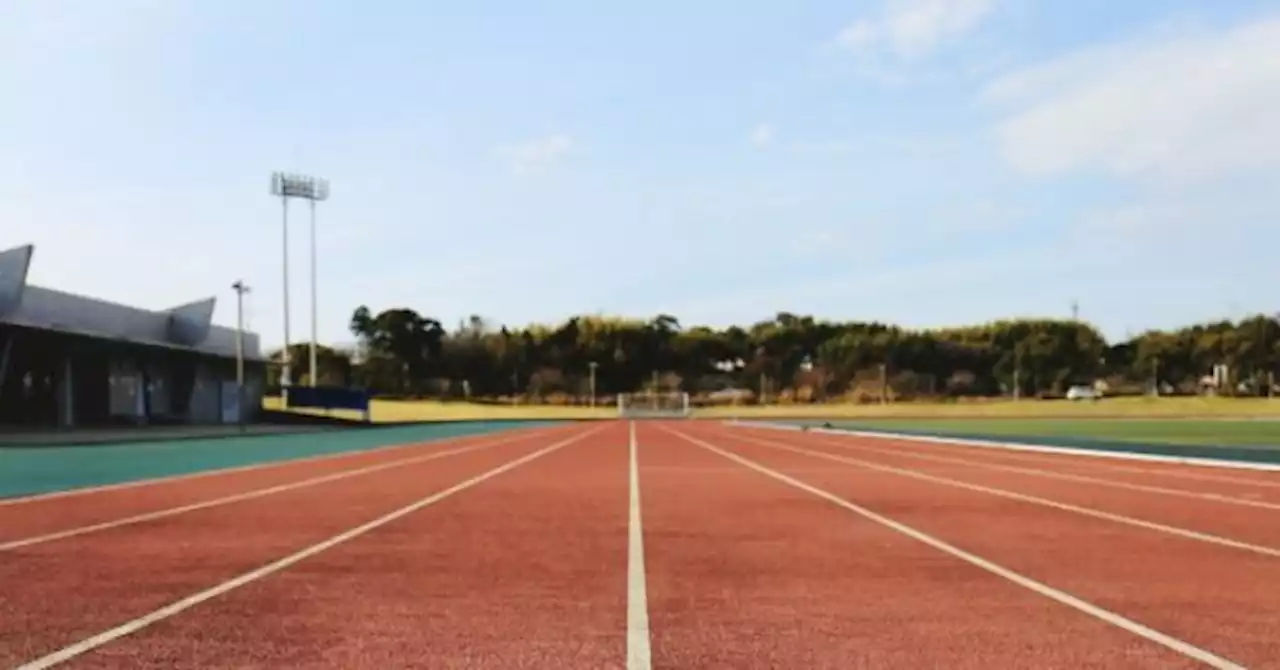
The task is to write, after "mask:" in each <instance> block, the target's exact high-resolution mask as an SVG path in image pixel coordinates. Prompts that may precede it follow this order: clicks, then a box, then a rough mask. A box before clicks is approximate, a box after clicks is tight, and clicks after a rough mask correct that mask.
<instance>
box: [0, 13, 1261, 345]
mask: <svg viewBox="0 0 1280 670" xmlns="http://www.w3.org/2000/svg"><path fill="white" fill-rule="evenodd" d="M499 8H500V9H499ZM673 17H678V19H679V20H678V21H676V20H672V18H673ZM282 25H286V26H290V27H291V28H290V30H288V31H286V32H285V33H283V34H282V33H281V31H280V26H282ZM50 45H56V48H55V47H51V46H50ZM0 55H2V56H4V61H5V62H8V63H13V64H18V63H21V64H23V67H22V68H21V69H20V68H17V67H11V68H5V69H0V85H3V86H4V87H5V88H6V90H9V91H11V92H12V100H13V101H15V102H14V103H13V104H11V105H8V106H6V107H4V108H0V139H2V140H3V141H4V143H5V146H6V147H7V149H8V151H6V152H5V155H3V156H0V219H3V220H4V221H5V235H4V239H2V240H0V247H5V248H7V247H10V246H16V245H20V244H26V243H33V244H35V245H36V246H37V247H38V250H37V253H36V258H35V259H34V262H33V263H32V266H31V270H30V276H29V279H30V281H31V283H33V284H36V285H40V286H45V287H49V288H53V289H56V290H60V291H67V292H73V293H79V294H84V295H88V296H92V297H95V298H100V299H103V300H108V301H112V302H119V303H124V304H129V305H134V306H138V307H144V308H148V309H164V308H167V307H171V306H172V305H176V304H181V303H183V302H186V301H189V300H191V299H194V298H198V297H202V296H208V295H216V296H217V298H218V309H217V312H216V314H215V317H214V318H215V322H216V323H219V324H220V325H232V326H234V320H235V296H234V294H233V293H232V291H231V289H230V285H231V283H232V282H233V281H236V280H237V279H243V280H245V281H246V282H247V283H248V284H249V285H250V286H252V287H253V292H252V293H251V294H250V295H249V296H248V301H247V316H248V320H247V327H248V328H249V329H251V330H253V331H255V332H257V333H259V334H260V335H261V337H262V342H263V347H264V349H273V348H278V347H279V345H280V343H281V341H282V330H283V328H282V318H281V316H280V313H281V296H280V294H281V292H282V291H281V277H280V274H281V272H280V252H281V248H280V244H281V242H280V203H279V201H278V200H277V199H274V198H272V197H271V196H270V195H269V193H268V185H269V179H270V175H271V173H272V172H274V171H277V170H281V171H290V172H295V171H296V172H300V173H305V174H313V175H316V176H319V177H323V178H327V179H329V180H330V181H331V183H332V197H331V199H330V200H329V201H328V202H325V203H323V204H321V205H320V206H319V207H318V219H319V221H318V222H319V237H318V245H319V251H320V253H319V262H320V265H319V277H320V282H319V284H320V285H319V310H320V320H319V324H318V329H319V340H320V341H321V342H343V341H350V340H352V336H351V335H350V334H349V331H348V329H347V325H348V320H349V317H350V315H351V312H352V311H353V310H354V309H355V308H356V307H357V306H359V305H361V304H366V305H368V306H369V307H370V308H371V309H373V310H374V311H379V310H381V309H386V308H390V307H400V306H403V307H407V308H411V309H414V310H415V311H418V312H419V313H422V314H424V315H429V316H431V317H433V318H436V319H438V320H440V321H441V322H442V323H443V324H444V325H445V326H446V328H449V329H452V327H453V325H454V324H455V323H456V322H457V321H458V320H459V319H465V318H466V317H467V316H469V315H471V314H478V315H480V316H482V317H484V318H486V320H493V321H495V322H499V323H507V324H529V323H546V324H554V323H559V322H562V321H564V320H565V319H567V318H569V317H571V316H574V315H586V314H593V313H596V312H604V313H607V314H646V315H650V316H651V315H655V314H659V313H669V314H673V315H675V316H677V317H678V318H680V319H681V320H682V323H683V322H684V320H685V319H687V320H688V324H690V325H708V326H712V327H724V326H727V325H730V324H734V325H741V326H744V327H746V326H749V325H750V324H751V323H754V322H757V321H760V320H762V319H766V318H772V315H774V314H776V313H778V312H781V311H786V312H791V313H795V314H804V315H812V316H814V317H815V318H821V319H824V320H832V321H864V322H873V321H878V322H882V323H889V324H893V325H898V326H902V327H904V328H910V329H926V328H928V329H932V328H946V327H960V326H966V325H976V324H980V323H985V322H990V321H995V320H1001V319H1019V318H1044V317H1048V318H1061V319H1069V318H1070V317H1071V315H1072V311H1073V304H1078V309H1079V319H1080V320H1081V321H1084V322H1087V323H1090V324H1092V325H1093V326H1094V327H1096V328H1097V329H1098V330H1099V331H1100V332H1101V333H1102V334H1103V335H1104V336H1105V337H1106V338H1107V340H1108V341H1112V342H1114V341H1117V340H1121V339H1124V338H1125V337H1127V336H1136V335H1137V334H1139V333H1141V332H1144V331H1147V330H1152V329H1173V328H1180V327H1183V326H1188V325H1192V324H1196V323H1207V322H1217V321H1222V320H1231V321H1238V320H1239V319H1240V318H1242V317H1246V316H1250V315H1254V314H1265V315H1270V314H1273V313H1274V312H1275V311H1276V310H1275V308H1274V300H1273V299H1272V298H1271V297H1270V295H1269V290H1268V289H1269V285H1270V283H1271V282H1269V281H1267V280H1268V279H1271V278H1272V277H1274V275H1275V272H1274V270H1271V269H1270V266H1271V260H1270V255H1271V254H1270V248H1271V247H1272V246H1274V245H1275V244H1276V243H1277V242H1278V241H1280V239H1277V233H1276V232H1275V231H1274V226H1271V225H1270V223H1271V222H1272V221H1275V220H1277V219H1280V202H1277V201H1276V199H1275V198H1274V194H1273V193H1272V191H1273V188H1272V187H1271V186H1270V185H1271V184H1272V183H1274V181H1275V180H1276V179H1277V178H1280V118H1278V117H1276V115H1275V114H1274V113H1272V110H1274V109H1277V108H1280V76H1277V72H1276V68H1275V65H1274V64H1275V63H1280V3H1277V2H1274V1H1262V0H1241V1H1240V2H1236V3H1231V4H1230V5H1225V4H1222V3H1219V4H1215V5H1212V6H1208V5H1204V4H1203V3H1197V2H1192V1H1191V0H1173V1H1168V2H1157V1H1156V0H1135V1H1134V2H1131V3H1125V4H1123V5H1120V6H1116V5H1114V3H1105V2H1101V0H1085V1H1081V2H1077V3H1072V4H1071V5H1070V6H1066V5H1061V4H1055V3H1049V2H1034V1H1032V0H951V1H947V0H883V1H878V0H877V1H868V2H861V3H857V4H856V5H855V6H851V7H847V6H845V5H844V4H843V3H836V2H833V1H821V2H807V3H802V4H799V5H792V6H779V7H751V8H747V9H742V8H739V7H736V6H735V5H732V4H730V3H709V4H704V5H699V6H696V7H686V6H681V5H675V4H659V5H653V4H650V5H646V6H645V7H644V8H626V7H621V8H613V9H612V10H611V11H609V12H598V11H593V8H592V7H591V6H590V5H588V4H586V3H582V2H572V1H568V0H566V1H562V2H555V3H551V4H549V5H545V6H540V7H539V8H536V9H535V8H531V7H518V6H517V7H510V6H506V5H497V4H493V5H488V4H484V3H481V4H479V5H469V6H466V7H446V6H438V7H431V8H425V7H421V6H417V5H416V4H414V3H408V2H402V1H387V2H382V3H377V5H376V7H374V6H372V5H365V6H363V7H362V8H356V7H354V6H349V5H347V4H345V3H337V2H310V3H277V4H273V5H271V6H269V7H261V6H258V5H254V4H250V3H247V2H243V1H238V2H237V1H228V2H224V3H218V4H208V3H197V2H194V0H181V1H179V0H173V1H162V0H124V1H122V2H121V3H113V4H110V5H107V4H103V3H94V2H88V1H83V2H76V1H68V2H62V3H53V2H35V1H29V2H15V3H11V4H10V5H8V6H6V7H5V8H4V9H0ZM267 65H271V66H272V67H267ZM279 72H283V73H284V75H283V76H281V75H279V74H277V73H279ZM290 212H291V227H290V235H291V256H290V263H291V276H290V284H291V293H290V302H291V324H290V330H291V339H293V341H294V343H299V342H302V341H304V340H306V339H307V338H308V337H309V332H310V327H311V323H310V318H309V309H310V308H309V303H308V300H309V294H308V291H309V289H310V286H309V282H308V267H307V255H306V251H307V243H308V239H307V218H306V208H305V207H304V206H302V204H301V203H298V204H296V205H291V208H290ZM764 305H767V306H768V307H762V306H764ZM759 312H763V314H759ZM1032 315H1034V316H1032ZM635 318H646V317H635Z"/></svg>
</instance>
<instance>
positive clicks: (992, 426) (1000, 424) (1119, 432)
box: [789, 419, 1280, 463]
mask: <svg viewBox="0 0 1280 670" xmlns="http://www.w3.org/2000/svg"><path fill="white" fill-rule="evenodd" d="M789 423H798V424H802V425H809V426H814V425H823V424H824V423H829V424H830V425H831V427H833V428H840V429H847V430H868V431H885V432H897V433H908V434H917V435H934V436H945V437H970V438H978V439H989V440H1003V441H1008V442H1018V443H1026V444H1044V445H1050V446H1063V447H1077V448H1085V449H1096V450H1102V451H1127V452H1134V453H1145V454H1160V455H1169V456H1184V457H1195V458H1221V459H1228V460H1241V461H1251V462H1260V463H1280V421H1276V420H1270V419H1257V420H1249V419H1245V420H1238V419H1237V420H1231V419H1077V420H1067V419H916V420H903V419H887V420H874V419H869V420H859V421H850V420H827V421H821V420H809V419H806V420H796V421H792V422H789Z"/></svg>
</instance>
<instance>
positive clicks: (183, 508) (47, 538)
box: [0, 435, 533, 552]
mask: <svg viewBox="0 0 1280 670" xmlns="http://www.w3.org/2000/svg"><path fill="white" fill-rule="evenodd" d="M531 437H533V436H530V435H517V436H512V437H506V438H501V439H497V440H489V441H486V442H479V443H477V444H471V445H467V446H465V447H458V448H457V449H446V450H443V451H433V452H431V453H429V454H424V455H422V456H414V457H412V458H401V459H397V460H394V461H388V462H386V463H375V464H373V465H367V466H365V467H362V468H355V469H352V470H343V471H340V472H334V473H330V474H327V475H321V476H319V477H311V478H309V479H303V480H299V481H296V482H289V483H286V484H277V485H275V486H269V487H266V488H261V489H253V490H250V491H244V492H241V493H234V494H232V495H228V496H223V497H221V498H213V499H211V500H202V501H200V502H195V503H190V504H187V505H180V506H178V507H168V508H165V509H160V510H156V511H154V512H144V513H142V514H135V515H133V516H127V517H123V518H119V519H113V520H111V521H103V522H101V523H94V524H89V525H86V526H77V527H75V528H68V529H66V530H60V531H55V532H52V533H45V534H44V535H33V536H31V537H24V538H19V539H17V540H9V541H7V542H0V552H4V551H12V550H14V549H20V548H22V547H30V546H32V545H36V544H41V543H43V542H52V541H54V540H62V539H66V538H69V537H76V536H78V535H87V534H89V533H96V532H99V531H104V530H110V529H112V528H120V527H122V526H130V525H133V524H138V523H144V522H147V521H155V520H156V519H165V518H168V517H171V516H177V515H179V514H186V513H188V512H195V511H197V510H202V509H208V508H210V507H219V506H221V505H230V504H232V503H238V502H243V501H245V500H253V499H255V498H263V497H266V496H270V495H275V494H277V493H284V492H286V491H294V490H297V489H303V488H307V487H310V486H317V485H319V484H327V483H329V482H336V481H341V480H343V479H350V478H352V477H359V476H362V475H368V474H372V473H375V472H381V471H383V470H390V469H392V468H399V467H404V466H408V465H415V464H418V463H425V462H427V461H434V460H436V459H438V458H444V457H446V456H455V455H458V454H465V453H468V452H471V451H479V450H481V449H488V448H491V447H496V446H498V445H502V444H509V443H512V442H519V441H521V440H527V439H530V438H531Z"/></svg>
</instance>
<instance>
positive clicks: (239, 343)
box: [231, 280, 249, 430]
mask: <svg viewBox="0 0 1280 670" xmlns="http://www.w3.org/2000/svg"><path fill="white" fill-rule="evenodd" d="M231 288H233V289H235V292H236V399H237V400H236V421H237V422H238V423H239V424H240V428H241V429H242V430H243V429H244V294H246V293H248V292H249V286H248V285H247V284H245V283H244V281H243V280H236V283H234V284H232V285H231Z"/></svg>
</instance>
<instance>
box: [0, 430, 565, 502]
mask: <svg viewBox="0 0 1280 670" xmlns="http://www.w3.org/2000/svg"><path fill="white" fill-rule="evenodd" d="M539 427H541V426H539ZM536 428H538V427H535V428H517V429H516V430H535V429H536ZM482 435H483V433H477V434H472V435H454V436H451V437H443V438H439V439H434V440H418V441H416V442H397V443H395V444H387V445H383V446H381V447H373V448H370V449H357V450H355V451H342V452H338V453H333V454H316V455H315V456H304V457H302V458H289V459H285V460H282V461H271V462H268V463H250V464H248V465H237V466H234V467H230V468H215V469H212V470H201V471H199V472H187V473H183V474H180V475H169V476H166V477H151V478H149V479H137V480H134V481H131V482H118V483H115V484H103V485H102V486H83V487H80V488H74V489H66V490H63V491H48V492H46V493H35V494H32V495H26V496H14V497H12V498H0V507H8V506H10V505H25V504H27V503H35V502H41V501H44V500H53V499H56V498H71V497H75V496H83V495H89V494H93V493H108V492H111V491H121V490H125V489H135V488H140V487H143V486H155V485H158V484H169V483H172V482H182V481H187V480H189V479H202V478H204V477H216V476H218V475H228V474H236V473H239V472H252V471H254V470H268V469H271V468H281V467H288V466H290V465H293V464H294V463H314V462H316V461H327V460H333V459H339V458H353V457H355V456H359V455H360V454H376V453H378V452H382V451H388V450H391V449H411V448H414V447H422V446H426V445H434V444H437V443H440V442H447V441H453V440H465V439H470V438H473V437H481V436H482Z"/></svg>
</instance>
